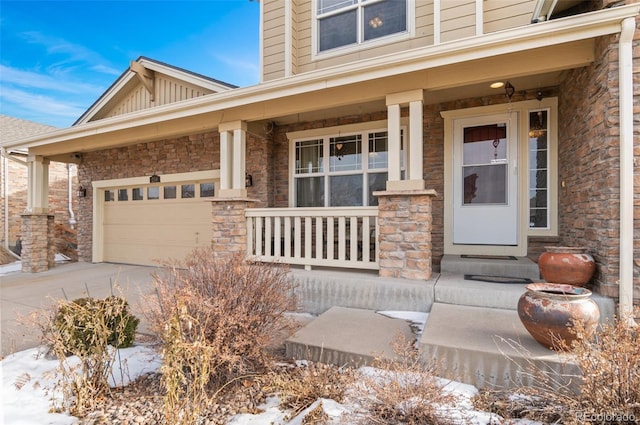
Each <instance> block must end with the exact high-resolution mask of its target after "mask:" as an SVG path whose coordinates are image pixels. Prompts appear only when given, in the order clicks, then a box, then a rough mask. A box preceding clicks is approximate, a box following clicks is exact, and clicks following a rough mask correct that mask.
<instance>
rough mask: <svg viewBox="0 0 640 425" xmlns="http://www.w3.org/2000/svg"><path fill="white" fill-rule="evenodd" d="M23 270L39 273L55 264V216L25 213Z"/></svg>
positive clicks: (23, 219)
mask: <svg viewBox="0 0 640 425" xmlns="http://www.w3.org/2000/svg"><path fill="white" fill-rule="evenodd" d="M21 232H22V234H23V235H24V238H23V239H24V242H23V244H22V271H23V272H25V273H39V272H44V271H47V270H49V269H50V268H52V267H54V266H55V245H54V244H53V239H54V236H55V225H54V216H53V215H49V214H23V215H22V230H21Z"/></svg>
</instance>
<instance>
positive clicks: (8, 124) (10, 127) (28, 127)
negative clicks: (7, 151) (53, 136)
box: [0, 115, 58, 144]
mask: <svg viewBox="0 0 640 425" xmlns="http://www.w3.org/2000/svg"><path fill="white" fill-rule="evenodd" d="M55 130H58V127H53V126H51V125H46V124H40V123H37V122H33V121H27V120H23V119H20V118H15V117H10V116H8V115H0V144H4V143H5V142H12V141H14V140H19V139H24V138H25V137H30V136H35V135H37V134H42V133H48V132H51V131H55Z"/></svg>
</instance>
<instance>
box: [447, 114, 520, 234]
mask: <svg viewBox="0 0 640 425" xmlns="http://www.w3.org/2000/svg"><path fill="white" fill-rule="evenodd" d="M517 122H518V114H517V113H516V112H511V113H510V114H496V115H491V116H481V117H473V118H461V119H457V120H455V121H454V129H453V130H454V134H453V136H454V138H453V162H454V164H453V198H454V199H453V243H454V244H460V245H504V246H515V245H517V244H518V164H517V159H518V152H517V149H518V128H517V127H518V126H517Z"/></svg>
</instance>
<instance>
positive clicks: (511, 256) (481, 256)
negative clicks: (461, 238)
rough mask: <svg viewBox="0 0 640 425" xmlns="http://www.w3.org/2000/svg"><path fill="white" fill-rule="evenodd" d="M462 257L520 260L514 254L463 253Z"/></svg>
mask: <svg viewBox="0 0 640 425" xmlns="http://www.w3.org/2000/svg"><path fill="white" fill-rule="evenodd" d="M460 258H473V259H476V260H512V261H518V259H517V258H516V257H514V256H513V255H467V254H463V255H461V256H460Z"/></svg>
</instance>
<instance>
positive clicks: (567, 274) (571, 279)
mask: <svg viewBox="0 0 640 425" xmlns="http://www.w3.org/2000/svg"><path fill="white" fill-rule="evenodd" d="M545 249H546V250H547V251H546V252H543V253H542V255H540V258H539V259H538V268H539V269H540V274H541V275H542V278H543V279H544V280H546V281H547V282H550V283H565V284H568V285H575V286H584V285H586V284H587V283H588V282H589V281H590V280H591V277H592V276H593V273H594V272H595V271H596V263H595V261H593V257H592V256H591V255H589V254H588V253H587V250H586V248H580V247H567V246H548V247H545Z"/></svg>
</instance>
